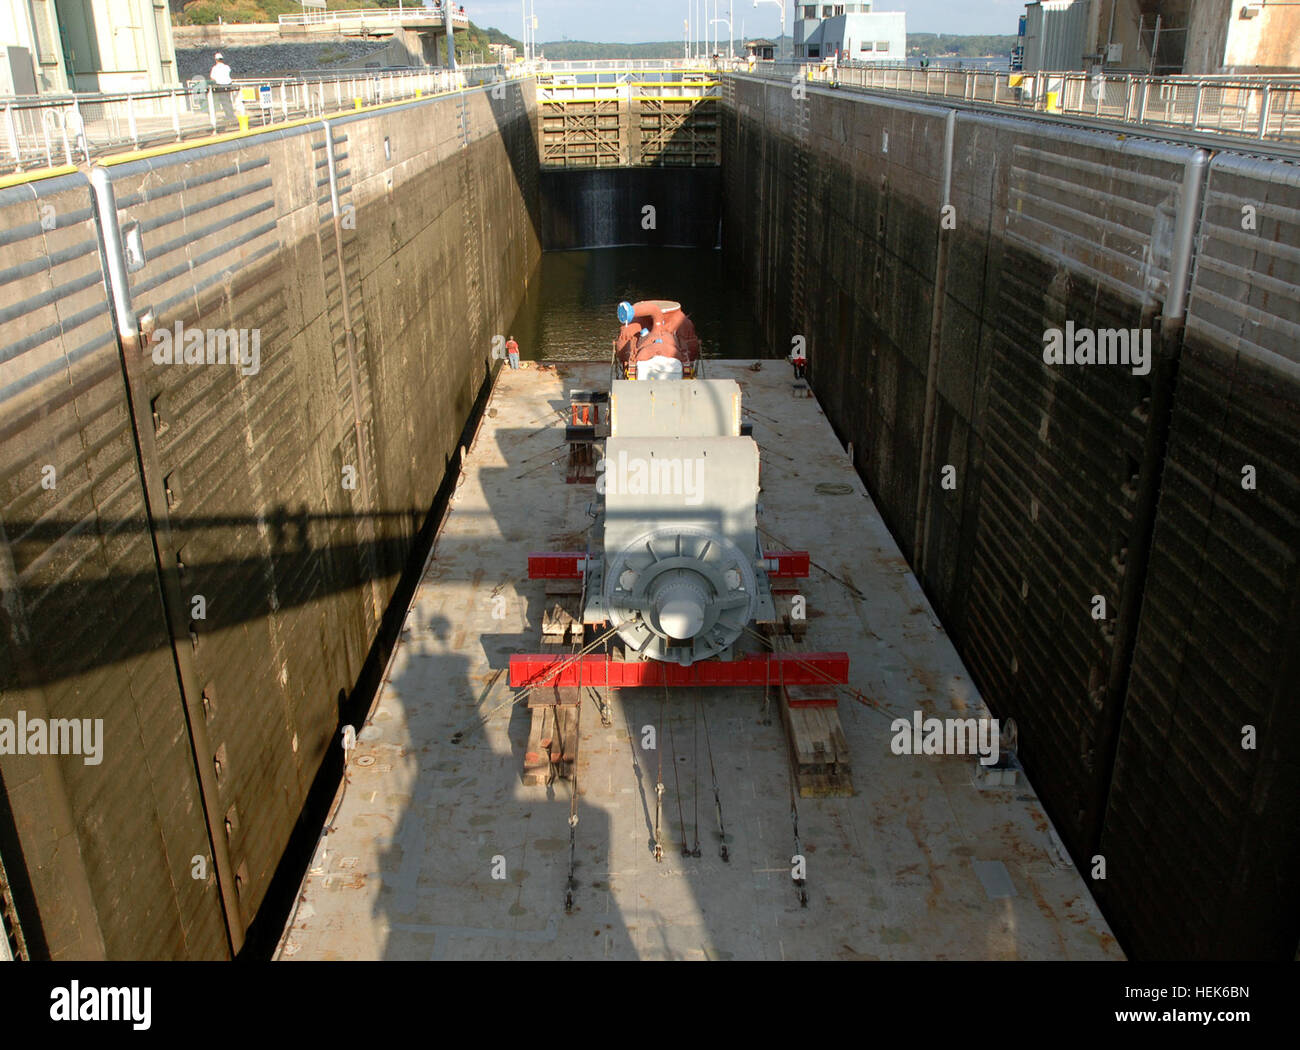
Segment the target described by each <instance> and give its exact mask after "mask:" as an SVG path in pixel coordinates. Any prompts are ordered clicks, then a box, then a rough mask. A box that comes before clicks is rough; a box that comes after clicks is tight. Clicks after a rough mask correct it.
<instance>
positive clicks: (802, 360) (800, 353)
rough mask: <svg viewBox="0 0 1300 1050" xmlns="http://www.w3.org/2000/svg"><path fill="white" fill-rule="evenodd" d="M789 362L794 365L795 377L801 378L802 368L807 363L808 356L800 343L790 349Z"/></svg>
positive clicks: (802, 375) (802, 376)
mask: <svg viewBox="0 0 1300 1050" xmlns="http://www.w3.org/2000/svg"><path fill="white" fill-rule="evenodd" d="M790 363H791V364H792V365H794V377H795V379H803V378H804V369H805V367H806V366H807V364H808V358H807V355H806V354H805V352H804V348H803V346H802V345H801V344H796V345H795V348H794V349H793V350H791V351H790Z"/></svg>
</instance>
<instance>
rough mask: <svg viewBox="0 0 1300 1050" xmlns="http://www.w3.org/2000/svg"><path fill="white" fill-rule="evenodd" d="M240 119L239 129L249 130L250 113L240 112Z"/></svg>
mask: <svg viewBox="0 0 1300 1050" xmlns="http://www.w3.org/2000/svg"><path fill="white" fill-rule="evenodd" d="M238 119H239V130H240V131H247V130H248V114H247V113H241V114H239V118H238Z"/></svg>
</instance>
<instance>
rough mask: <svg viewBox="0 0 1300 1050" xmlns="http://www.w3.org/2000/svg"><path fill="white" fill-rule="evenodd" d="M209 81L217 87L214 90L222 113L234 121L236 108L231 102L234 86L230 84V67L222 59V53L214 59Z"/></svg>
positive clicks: (218, 53) (217, 54)
mask: <svg viewBox="0 0 1300 1050" xmlns="http://www.w3.org/2000/svg"><path fill="white" fill-rule="evenodd" d="M208 79H209V80H211V81H212V83H213V84H215V85H216V86H215V87H214V88H213V90H214V91H215V92H216V94H217V102H218V104H219V105H220V106H221V112H222V113H223V114H224V115H225V116H226V117H227V118H228V119H229V120H234V119H235V107H234V105H232V104H231V101H230V93H231V91H232V90H233V85H232V84H231V82H230V67H229V66H228V65H226V60H225V59H224V58H222V56H221V52H220V51H218V52H217V53H216V55H215V56H214V57H213V60H212V70H211V71H210V72H209V73H208Z"/></svg>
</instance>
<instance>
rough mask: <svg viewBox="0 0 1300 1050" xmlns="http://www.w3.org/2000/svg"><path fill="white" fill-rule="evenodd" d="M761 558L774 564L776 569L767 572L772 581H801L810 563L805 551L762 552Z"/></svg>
mask: <svg viewBox="0 0 1300 1050" xmlns="http://www.w3.org/2000/svg"><path fill="white" fill-rule="evenodd" d="M763 557H764V558H767V559H768V560H769V561H775V562H776V568H775V569H768V571H767V575H768V576H769V577H771V578H772V579H774V580H802V579H803V578H804V577H806V576H807V575H808V572H809V566H810V564H811V561H812V559H811V558H809V556H808V552H807V551H764V552H763Z"/></svg>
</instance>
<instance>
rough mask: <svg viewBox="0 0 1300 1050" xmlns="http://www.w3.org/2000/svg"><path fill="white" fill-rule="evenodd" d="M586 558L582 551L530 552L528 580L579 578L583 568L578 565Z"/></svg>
mask: <svg viewBox="0 0 1300 1050" xmlns="http://www.w3.org/2000/svg"><path fill="white" fill-rule="evenodd" d="M586 559H587V555H586V554H585V553H584V552H583V551H562V552H560V553H558V554H557V553H549V552H548V553H543V554H530V555H528V578H529V579H530V580H580V579H582V572H583V570H582V569H581V568H580V567H579V566H580V565H581V564H582V563H583V562H585V561H586Z"/></svg>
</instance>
